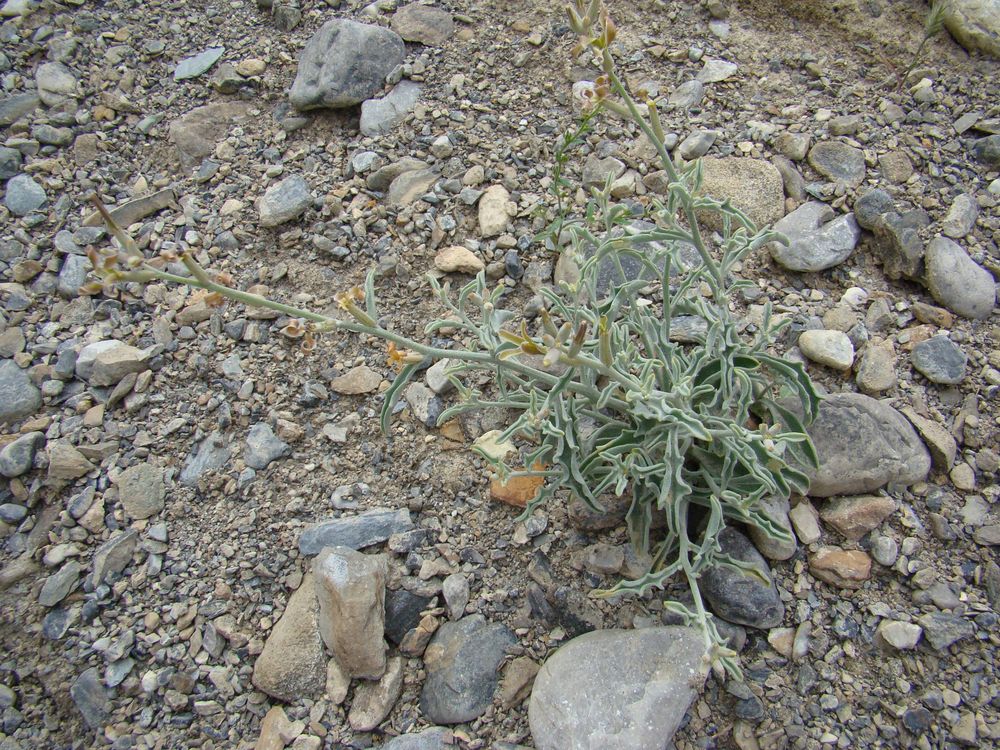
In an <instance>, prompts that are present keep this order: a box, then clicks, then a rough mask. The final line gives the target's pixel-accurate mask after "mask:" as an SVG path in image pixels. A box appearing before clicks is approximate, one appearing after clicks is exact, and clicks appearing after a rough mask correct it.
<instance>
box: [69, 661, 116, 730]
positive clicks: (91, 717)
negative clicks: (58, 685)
mask: <svg viewBox="0 0 1000 750" xmlns="http://www.w3.org/2000/svg"><path fill="white" fill-rule="evenodd" d="M69 694H70V697H71V698H72V699H73V703H75V704H76V707H77V710H79V712H80V714H81V715H82V716H83V720H84V721H85V722H86V724H87V726H88V727H90V728H91V729H100V728H101V727H102V725H103V724H104V722H105V721H106V720H107V718H108V715H109V714H110V713H111V700H110V697H109V696H108V692H107V691H106V690H105V689H104V686H103V685H102V684H101V678H100V672H98V669H97V667H91V668H90V669H88V670H87V671H86V672H84V673H83V674H81V675H80V676H79V677H77V678H76V680H74V682H73V684H72V685H71V686H70V689H69Z"/></svg>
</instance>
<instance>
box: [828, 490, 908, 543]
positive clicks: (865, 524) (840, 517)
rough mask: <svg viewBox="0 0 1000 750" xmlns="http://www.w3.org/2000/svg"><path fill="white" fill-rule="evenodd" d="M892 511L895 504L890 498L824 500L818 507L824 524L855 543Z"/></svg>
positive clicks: (863, 497)
mask: <svg viewBox="0 0 1000 750" xmlns="http://www.w3.org/2000/svg"><path fill="white" fill-rule="evenodd" d="M894 510H896V503H895V501H893V499H892V498H891V497H884V496H882V495H858V496H856V497H833V498H830V499H829V500H826V501H825V502H823V503H822V504H821V505H820V510H819V515H820V518H822V519H823V522H824V523H826V524H828V525H830V526H832V527H833V528H834V529H836V530H837V531H838V532H840V534H841V535H843V537H844V538H845V539H848V540H850V541H852V542H856V541H858V539H860V538H861V537H863V536H864V535H865V534H867V533H868V532H869V531H871V530H872V529H874V528H876V527H877V526H878V525H879V524H880V523H882V521H884V520H885V519H886V518H888V517H889V516H890V515H891V514H892V512H893V511H894Z"/></svg>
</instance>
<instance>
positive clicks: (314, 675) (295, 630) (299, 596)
mask: <svg viewBox="0 0 1000 750" xmlns="http://www.w3.org/2000/svg"><path fill="white" fill-rule="evenodd" d="M252 679H253V684H254V687H256V688H257V689H258V690H261V691H262V692H265V693H267V694H268V695H270V696H271V697H272V698H277V699H278V700H283V701H298V700H302V699H303V698H309V697H316V696H318V695H320V694H322V692H323V689H324V688H325V687H326V655H325V653H324V651H323V639H322V638H321V637H320V634H319V602H318V601H317V598H316V589H315V585H314V583H313V577H312V574H311V573H307V574H306V575H305V576H304V577H303V579H302V583H301V585H300V586H299V587H298V588H297V589H296V590H295V592H294V593H293V594H292V595H291V596H290V597H289V598H288V605H287V606H286V607H285V611H284V613H283V614H282V615H281V619H279V620H278V622H276V623H275V624H274V627H273V628H271V633H270V634H269V635H268V637H267V641H265V642H264V650H263V651H261V653H260V656H258V657H257V661H256V662H255V663H254V665H253V678H252Z"/></svg>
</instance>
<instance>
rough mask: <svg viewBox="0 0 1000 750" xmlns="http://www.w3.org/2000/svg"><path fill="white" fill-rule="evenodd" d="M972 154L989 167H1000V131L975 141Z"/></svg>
mask: <svg viewBox="0 0 1000 750" xmlns="http://www.w3.org/2000/svg"><path fill="white" fill-rule="evenodd" d="M972 155H973V156H975V157H976V159H978V160H979V161H981V162H982V163H983V164H985V165H986V166H988V167H993V168H994V169H996V168H998V167H1000V133H998V134H995V135H988V136H986V137H985V138H980V139H979V140H977V141H975V142H973V144H972Z"/></svg>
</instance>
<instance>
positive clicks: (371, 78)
mask: <svg viewBox="0 0 1000 750" xmlns="http://www.w3.org/2000/svg"><path fill="white" fill-rule="evenodd" d="M405 55H406V47H405V45H404V44H403V40H402V39H400V38H399V35H398V34H396V33H395V32H393V31H390V30H389V29H384V28H381V27H379V26H373V25H369V24H363V23H358V22H356V21H348V20H344V19H339V18H335V19H333V20H330V21H327V22H326V23H325V24H323V26H322V27H320V29H319V31H317V32H316V33H315V34H314V35H313V37H312V38H311V39H310V40H309V41H308V42H307V43H306V46H305V49H303V50H302V56H301V57H300V58H299V67H298V71H297V73H296V75H295V82H294V83H293V84H292V89H291V91H290V92H289V99H290V101H291V103H292V106H294V107H295V108H296V109H300V110H307V109H315V108H317V107H350V106H353V105H355V104H360V103H361V102H363V101H364V100H365V99H370V98H371V97H372V96H374V95H375V94H376V93H377V92H378V91H379V90H381V88H382V86H383V85H384V84H385V77H386V76H387V75H388V74H389V73H390V72H391V71H392V69H393V68H395V67H396V66H397V65H401V64H402V62H403V58H404V56H405Z"/></svg>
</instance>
